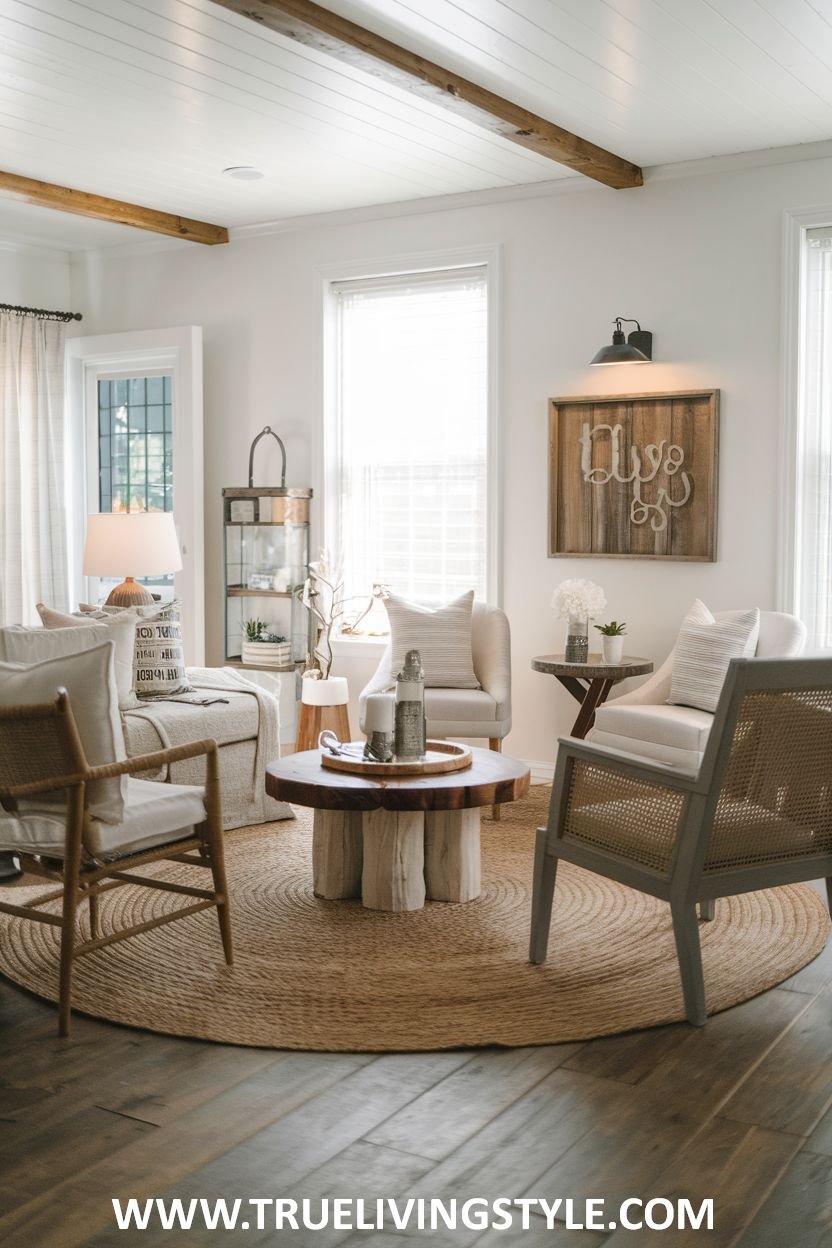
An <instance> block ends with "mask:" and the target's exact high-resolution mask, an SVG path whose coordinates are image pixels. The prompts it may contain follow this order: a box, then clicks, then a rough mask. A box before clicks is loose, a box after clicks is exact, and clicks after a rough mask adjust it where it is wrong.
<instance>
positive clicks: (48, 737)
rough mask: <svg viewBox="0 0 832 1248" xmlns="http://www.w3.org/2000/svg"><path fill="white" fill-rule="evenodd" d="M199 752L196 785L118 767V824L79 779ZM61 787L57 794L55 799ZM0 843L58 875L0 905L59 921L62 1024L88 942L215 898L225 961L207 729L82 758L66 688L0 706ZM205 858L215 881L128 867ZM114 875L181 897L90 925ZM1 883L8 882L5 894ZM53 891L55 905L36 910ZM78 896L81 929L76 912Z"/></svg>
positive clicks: (30, 868)
mask: <svg viewBox="0 0 832 1248" xmlns="http://www.w3.org/2000/svg"><path fill="white" fill-rule="evenodd" d="M197 755H205V756H206V782H205V786H204V788H203V787H200V786H196V785H180V784H159V783H156V782H154V781H150V780H136V779H128V781H127V784H126V800H125V805H124V815H123V818H122V821H121V822H120V823H119V824H107V823H104V822H102V821H99V820H96V819H94V818H92V816H91V815H90V812H89V809H88V801H87V794H88V787H89V785H90V784H93V783H94V782H95V781H99V780H105V779H107V778H108V777H115V776H128V777H132V776H133V775H134V773H136V772H141V771H147V770H149V769H151V768H157V767H162V766H164V765H166V764H168V763H173V762H176V761H179V760H181V759H186V758H193V757H196V756H197ZM62 799H63V800H62ZM0 806H2V809H0V849H4V850H11V851H13V852H14V853H15V854H16V855H17V856H18V858H19V859H20V864H21V867H22V868H23V870H24V871H26V872H28V873H31V874H33V875H38V876H43V877H44V878H46V879H49V880H55V881H58V882H60V885H61V887H60V888H58V889H56V890H53V891H50V892H48V893H46V894H45V895H43V896H41V897H38V898H37V899H36V900H34V901H32V902H30V903H29V904H28V905H24V906H18V905H13V904H12V903H11V902H9V901H7V900H5V899H4V900H0V911H2V912H4V913H5V914H14V915H18V916H19V917H22V918H27V919H34V920H36V921H37V922H40V923H48V924H51V925H53V926H55V927H60V929H61V948H60V988H59V1007H58V1008H59V1024H58V1026H59V1034H60V1035H61V1036H66V1035H68V1034H69V1024H70V1013H71V994H72V968H73V963H74V961H75V959H76V958H78V957H80V956H82V955H83V954H85V953H90V952H92V950H94V949H101V948H102V947H103V946H105V945H109V944H112V943H114V942H115V941H117V940H123V939H125V938H126V937H128V936H133V935H135V934H136V933H138V932H145V931H148V930H149V929H151V928H154V927H159V926H160V925H161V924H163V923H171V922H173V920H174V919H179V918H183V917H184V916H185V915H188V914H195V913H196V912H197V911H199V910H205V909H207V908H208V907H216V910H217V914H218V918H219V926H220V936H221V939H222V945H223V950H224V953H225V960H226V962H227V963H229V965H230V964H231V961H232V952H231V924H230V919H229V908H228V890H227V885H226V878H225V863H224V859H223V845H222V806H221V800H220V784H219V767H218V762H217V744H216V742H215V741H196V742H193V743H192V744H189V745H182V746H175V747H173V748H171V749H166V750H159V751H157V752H156V753H153V754H144V755H140V756H137V757H134V758H129V759H124V760H123V761H119V762H113V763H107V764H104V765H102V766H98V767H91V766H90V765H89V763H88V762H87V759H86V756H85V753H84V747H83V744H82V742H81V738H80V736H79V733H78V729H77V726H76V723H75V720H74V718H73V715H72V710H71V708H70V704H69V697H68V695H67V693H66V690H63V689H61V690H59V691H58V696H57V699H56V701H55V702H52V703H47V704H45V705H31V706H7V707H0ZM165 858H167V859H170V860H172V861H175V862H186V863H191V864H193V865H195V866H200V867H206V868H209V869H210V871H211V874H212V879H213V888H211V889H203V888H191V887H189V886H186V885H183V884H182V885H181V884H174V883H171V882H169V881H162V880H154V879H152V878H150V877H148V876H144V875H133V874H131V871H132V869H133V868H135V867H140V866H145V865H146V864H147V863H150V862H157V861H159V860H160V859H165ZM124 884H135V885H141V886H143V887H146V888H156V889H162V890H164V891H166V892H172V893H181V894H184V895H185V896H187V897H191V898H194V899H195V900H193V901H192V902H191V903H190V904H188V905H185V906H182V907H180V908H179V909H177V910H174V911H172V912H171V913H170V914H165V915H160V916H158V917H157V918H154V919H150V920H148V921H147V922H144V923H138V924H135V925H134V926H133V927H129V928H123V929H121V930H119V931H113V932H107V933H106V934H103V935H102V934H100V932H99V924H98V898H99V896H100V895H101V894H102V893H104V892H106V891H108V890H109V889H112V888H118V887H120V886H121V885H124ZM6 895H8V894H6ZM58 898H61V899H62V909H61V913H60V915H58V914H55V913H53V912H52V911H50V910H43V909H42V908H41V907H43V906H45V905H46V904H47V903H48V902H50V901H55V900H57V899H58ZM83 903H86V905H87V907H88V924H87V928H88V935H86V936H84V935H83V934H82V931H81V925H80V923H77V922H76V915H77V913H78V911H79V908H80V906H81V905H82V904H83Z"/></svg>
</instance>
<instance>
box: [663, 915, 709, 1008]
mask: <svg viewBox="0 0 832 1248" xmlns="http://www.w3.org/2000/svg"><path fill="white" fill-rule="evenodd" d="M671 913H672V915H673V935H674V937H675V939H676V954H677V957H678V959H679V974H680V976H681V979H682V993H683V996H684V999H685V1014H686V1016H687V1020H688V1022H689V1023H692V1024H693V1025H694V1027H703V1026H704V1025H705V1020H706V1018H707V1017H708V1013H707V1010H706V1008H705V980H704V977H703V975H702V951H701V949H700V946H699V924H698V923H697V919H696V906H695V905H684V906H683V905H677V906H671Z"/></svg>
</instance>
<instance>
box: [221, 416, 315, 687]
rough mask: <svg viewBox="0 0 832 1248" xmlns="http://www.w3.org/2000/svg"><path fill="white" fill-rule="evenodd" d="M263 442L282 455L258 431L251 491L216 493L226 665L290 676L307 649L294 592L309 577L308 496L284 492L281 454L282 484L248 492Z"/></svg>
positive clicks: (306, 621)
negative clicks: (258, 447)
mask: <svg viewBox="0 0 832 1248" xmlns="http://www.w3.org/2000/svg"><path fill="white" fill-rule="evenodd" d="M265 434H271V435H272V436H273V437H275V438H276V439H277V441H278V443H279V444H280V448H281V451H282V450H283V443H282V442H280V439H279V438H277V434H274V433H273V432H272V430H271V429H269V428H268V427H267V428H266V429H264V430H263V432H262V433H261V434H259V435H258V436H257V438H255V440H254V443H253V445H252V448H251V456H250V459H249V484H248V485H247V486H240V487H233V486H230V487H228V488H226V489H224V490H223V492H222V495H223V530H224V538H225V541H224V549H225V662H226V663H227V664H228V665H230V666H237V667H248V668H256V669H259V670H268V671H279V672H290V671H295V670H296V669H297V668H299V667H300V666H302V664H303V663H304V662H305V660H306V656H307V654H308V652H309V646H310V631H309V630H310V614H309V612H308V611H307V610H306V608H305V607H304V606H303V604H302V603H301V601H300V595H299V592H298V591H299V589H300V587H301V586H302V585H303V584H304V582H305V581H306V579H307V576H308V575H309V509H310V502H311V499H312V490H311V489H307V488H304V487H295V486H287V485H286V484H285V479H286V459H285V452H284V457H283V482H284V483H283V484H281V485H279V486H255V485H254V484H253V481H252V461H253V456H254V448H255V446H256V445H257V443H258V442H259V440H260V438H261V437H263V436H264V435H265ZM258 626H262V627H260V628H259V637H258V638H255V637H253V636H252V633H253V632H254V631H255V630H256V629H257V627H258ZM265 638H271V640H263V639H265ZM277 639H280V640H277Z"/></svg>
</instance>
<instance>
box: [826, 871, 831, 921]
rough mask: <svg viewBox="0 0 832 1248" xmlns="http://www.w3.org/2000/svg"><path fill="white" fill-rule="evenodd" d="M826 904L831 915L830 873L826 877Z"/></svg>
mask: <svg viewBox="0 0 832 1248" xmlns="http://www.w3.org/2000/svg"><path fill="white" fill-rule="evenodd" d="M826 904H827V906H828V907H829V913H830V915H832V875H828V876H827V877H826Z"/></svg>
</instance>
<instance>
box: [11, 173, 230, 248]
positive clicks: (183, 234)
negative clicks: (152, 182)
mask: <svg viewBox="0 0 832 1248" xmlns="http://www.w3.org/2000/svg"><path fill="white" fill-rule="evenodd" d="M0 195H7V196H9V197H10V198H12V199H20V200H23V201H24V202H25V203H27V204H37V205H38V206H39V207H41V208H54V209H56V210H57V211H58V212H72V213H75V214H76V215H77V216H80V217H95V218H96V220H98V221H115V222H116V223H117V224H119V225H132V226H133V227H134V228H135V229H137V230H149V231H150V232H151V233H152V234H167V235H169V236H170V237H171V238H184V239H187V240H188V241H190V242H192V243H205V244H206V245H207V246H209V247H210V246H214V245H215V244H216V243H227V242H228V230H227V229H226V228H225V226H224V225H209V224H208V223H207V222H206V221H192V220H190V218H188V217H177V216H175V215H174V214H173V213H171V212H157V211H156V209H155V208H142V207H140V206H139V205H138V204H126V203H124V202H123V201H122V200H120V199H107V198H106V197H105V196H103V195H90V194H89V193H88V192H87V191H75V190H72V188H71V187H68V186H57V185H56V184H55V183H54V182H38V181H37V180H36V179H35V178H24V177H21V176H20V174H17V173H2V172H0Z"/></svg>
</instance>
